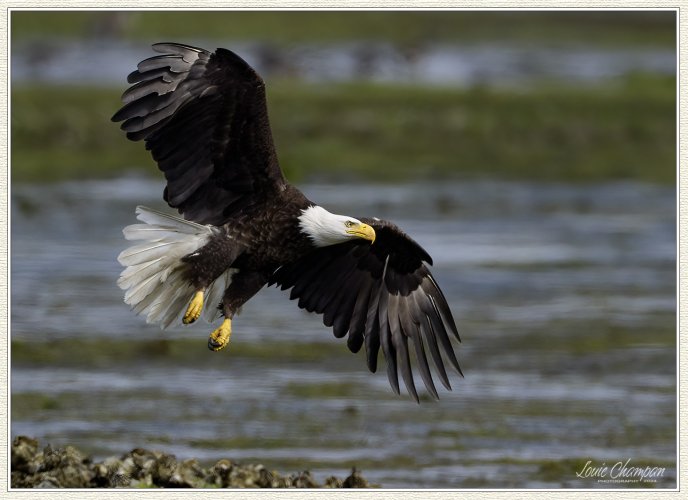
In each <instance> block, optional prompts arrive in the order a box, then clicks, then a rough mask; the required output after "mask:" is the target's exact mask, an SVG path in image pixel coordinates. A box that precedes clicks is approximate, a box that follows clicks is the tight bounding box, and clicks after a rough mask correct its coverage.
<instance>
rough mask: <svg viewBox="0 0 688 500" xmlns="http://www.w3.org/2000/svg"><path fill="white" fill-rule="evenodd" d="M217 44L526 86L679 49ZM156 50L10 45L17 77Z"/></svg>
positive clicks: (658, 63) (657, 69)
mask: <svg viewBox="0 0 688 500" xmlns="http://www.w3.org/2000/svg"><path fill="white" fill-rule="evenodd" d="M188 43H191V44H193V45H197V46H199V47H205V48H207V49H209V50H214V49H215V48H216V47H226V48H230V49H232V50H234V51H236V52H237V53H239V54H241V55H242V57H244V58H245V59H246V60H247V61H248V62H249V63H250V64H252V65H253V66H254V67H255V68H256V69H257V70H258V72H259V73H261V74H262V75H263V76H264V77H272V76H274V75H278V76H279V75H281V76H287V77H291V78H298V79H302V80H305V81H314V82H328V81H334V82H336V81H358V80H371V81H376V82H385V83H389V82H394V83H407V84H431V85H454V86H464V87H465V86H474V85H498V86H505V85H506V86H514V85H527V84H531V83H537V82H541V81H548V80H550V81H567V82H569V83H574V84H586V83H599V82H600V81H605V80H609V79H612V78H617V77H622V76H624V75H627V74H629V73H638V72H641V73H657V74H665V75H675V73H676V53H675V51H674V50H670V49H669V50H668V49H657V48H606V49H605V48H600V47H586V46H585V45H580V44H574V45H571V46H546V45H545V46H543V45H533V44H504V43H499V42H491V43H485V42H483V43H468V44H429V45H427V46H422V47H416V48H414V49H413V50H410V49H408V48H404V47H400V46H396V45H394V44H390V43H382V42H373V43H371V42H366V43H362V42H350V43H338V44H322V45H311V44H300V45H289V46H284V47H280V46H265V45H263V44H258V43H247V42H245V41H239V42H238V41H233V40H224V41H217V40H213V41H208V40H192V41H190V42H188ZM150 56H151V49H150V48H149V47H148V46H147V45H145V44H140V43H139V44H136V45H134V44H132V43H131V42H120V41H116V40H109V39H101V40H89V41H88V42H84V41H68V40H50V41H49V42H48V41H40V40H32V41H23V42H18V43H17V44H15V45H14V46H13V48H12V58H11V75H12V82H13V83H16V84H29V83H41V82H42V83H59V84H88V85H119V84H121V83H122V81H123V76H122V75H126V74H128V73H129V72H131V71H132V69H133V68H134V65H135V64H136V63H137V62H138V61H140V60H142V59H145V58H147V57H150Z"/></svg>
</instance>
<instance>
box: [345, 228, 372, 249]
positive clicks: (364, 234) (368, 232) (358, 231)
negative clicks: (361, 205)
mask: <svg viewBox="0 0 688 500" xmlns="http://www.w3.org/2000/svg"><path fill="white" fill-rule="evenodd" d="M346 233H347V234H353V235H354V236H358V237H359V238H363V239H364V240H368V241H370V243H371V244H372V243H374V242H375V229H373V228H372V227H370V226H369V225H368V224H363V223H360V224H354V225H353V226H351V227H350V228H349V229H347V230H346Z"/></svg>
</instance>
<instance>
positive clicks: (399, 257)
mask: <svg viewBox="0 0 688 500" xmlns="http://www.w3.org/2000/svg"><path fill="white" fill-rule="evenodd" d="M360 220H361V221H362V222H365V223H366V224H369V225H370V226H372V227H373V228H374V229H375V233H376V239H375V242H374V243H373V244H372V245H370V244H369V243H367V242H355V241H352V242H348V243H343V244H339V245H331V246H326V247H321V248H318V249H317V250H314V251H313V252H311V253H309V254H308V255H306V256H305V257H303V258H302V259H300V260H298V261H297V262H294V263H293V264H290V265H287V266H283V267H281V268H280V269H278V270H277V271H276V272H275V274H274V275H273V277H272V278H271V281H270V284H278V285H280V286H281V288H282V290H286V289H289V288H291V289H292V290H291V295H290V298H291V299H297V298H298V299H299V302H298V305H299V307H301V308H303V309H306V310H307V311H309V312H316V313H318V314H323V322H324V323H325V325H326V326H331V327H333V330H334V334H335V336H336V337H338V338H341V337H344V336H345V335H346V334H347V332H348V334H349V336H348V341H347V345H348V346H349V349H350V350H351V351H352V352H358V350H359V349H360V348H361V346H362V345H363V344H364V343H365V347H366V356H367V364H368V368H369V369H370V371H372V372H375V371H376V370H377V358H378V352H379V349H380V347H382V352H383V354H384V357H385V360H386V362H387V376H388V378H389V382H390V384H391V385H392V388H393V389H394V391H395V392H396V393H397V394H398V393H399V379H398V370H399V371H401V377H402V379H403V380H404V384H405V385H406V388H407V390H408V392H409V394H411V395H412V396H413V397H414V398H415V399H416V401H418V394H417V392H416V388H415V385H414V382H413V374H412V371H411V357H410V349H409V345H408V344H409V342H410V343H411V345H412V346H413V351H414V352H415V358H416V365H417V366H418V369H419V371H420V374H421V377H422V379H423V382H424V383H425V387H426V388H427V389H428V391H429V392H430V393H431V394H432V395H433V396H434V397H435V398H437V397H438V395H437V390H436V388H435V385H434V383H433V379H432V375H431V372H430V366H429V363H428V358H427V355H426V352H427V351H430V357H431V358H432V360H433V364H434V365H435V371H436V372H437V374H439V377H440V380H441V381H442V383H443V385H444V386H445V387H446V388H447V389H451V386H450V384H449V378H448V377H447V372H446V370H445V364H444V360H445V359H446V360H448V361H449V363H450V364H451V365H452V366H453V367H454V368H455V369H456V370H457V371H458V372H459V373H461V368H459V363H458V361H457V359H456V355H455V354H454V349H453V347H452V343H451V340H450V338H449V335H448V334H447V330H450V331H451V332H452V334H453V335H454V336H455V337H456V339H457V340H459V341H460V339H459V334H458V331H457V329H456V325H455V323H454V318H453V317H452V314H451V311H450V310H449V306H448V304H447V301H446V299H445V298H444V295H443V294H442V291H441V290H440V288H439V286H438V285H437V282H436V281H435V279H434V278H433V277H432V274H430V271H429V270H428V268H427V267H426V266H425V264H424V262H427V263H428V264H432V259H431V257H430V256H429V255H428V254H427V252H425V250H423V249H422V248H421V247H420V245H418V244H417V243H416V242H415V241H413V240H412V239H411V238H409V237H408V236H407V235H406V234H404V233H403V232H402V231H401V230H400V229H399V228H397V227H396V226H395V225H393V224H391V223H389V222H386V221H381V220H378V219H366V218H362V219H360Z"/></svg>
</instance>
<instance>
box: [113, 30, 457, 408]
mask: <svg viewBox="0 0 688 500" xmlns="http://www.w3.org/2000/svg"><path fill="white" fill-rule="evenodd" d="M153 49H154V50H155V51H156V52H158V53H160V55H157V56H154V57H150V58H148V59H145V60H144V61H142V62H140V63H139V64H138V67H137V69H136V70H135V71H134V72H132V73H131V74H130V75H129V76H128V78H127V80H128V82H129V83H131V84H133V85H132V86H131V87H130V88H129V89H128V90H126V91H125V92H124V94H123V95H122V101H123V102H124V106H123V107H122V108H121V109H120V110H119V111H117V113H115V115H114V116H113V117H112V120H113V121H114V122H123V123H122V125H121V128H122V130H124V131H125V132H126V136H127V138H128V139H130V140H132V141H140V140H142V139H143V140H144V141H145V144H146V149H147V150H149V151H150V152H151V154H152V156H153V159H154V160H155V161H156V162H157V164H158V167H159V169H160V170H161V171H162V172H163V173H164V175H165V179H166V181H167V184H166V187H165V190H164V193H163V198H164V200H165V201H166V202H167V204H168V205H169V206H170V207H172V208H175V209H177V210H178V212H179V213H180V214H181V215H182V217H177V216H173V215H169V214H164V213H161V212H158V211H156V210H152V209H150V208H145V207H138V208H137V215H138V217H137V218H138V219H139V220H140V221H141V222H142V224H134V225H131V226H128V227H126V228H125V229H124V231H123V232H124V235H125V238H126V239H127V240H134V241H135V242H136V244H135V245H134V246H131V247H129V248H128V249H126V250H124V251H123V252H122V253H121V254H120V255H119V258H118V259H119V262H120V263H121V264H122V265H123V266H124V267H125V269H124V270H123V271H122V273H121V276H120V278H119V280H118V285H119V286H120V288H121V289H123V290H125V296H124V301H125V302H126V303H127V304H129V305H130V306H132V308H133V310H134V311H135V312H136V313H137V314H145V315H146V316H147V321H148V322H149V323H157V324H159V325H160V326H161V327H162V328H166V327H168V326H170V325H172V324H174V323H177V322H179V321H180V320H181V322H183V323H184V324H190V323H193V322H194V321H196V320H197V319H198V318H199V317H200V316H201V315H202V314H203V315H204V317H205V319H206V320H208V321H209V322H212V321H214V320H215V319H217V317H218V316H222V318H223V320H222V323H221V324H220V326H219V327H218V328H217V329H215V330H214V331H213V332H212V333H211V334H210V337H209V339H208V347H209V348H210V349H211V350H213V351H218V350H220V349H222V348H224V347H226V346H227V344H228V343H229V339H230V335H231V332H232V319H233V317H234V315H235V314H236V313H237V312H238V311H239V309H240V308H241V306H242V305H243V304H244V303H246V302H247V301H248V300H249V299H250V298H251V297H253V296H254V295H255V294H256V293H257V292H258V291H259V290H260V289H261V288H263V286H265V285H268V286H269V285H278V286H280V287H281V288H282V290H288V289H291V292H290V299H292V300H294V299H298V305H299V307H300V308H302V309H305V310H307V311H309V312H315V313H318V314H322V315H323V323H324V324H325V326H327V327H332V329H333V331H334V335H335V337H337V338H342V337H344V336H346V335H347V334H348V340H347V346H348V348H349V349H350V350H351V351H352V352H358V351H359V350H360V349H361V347H362V346H363V345H365V352H366V360H367V365H368V368H369V369H370V371H371V372H375V371H376V369H377V362H378V352H379V350H380V348H382V352H383V355H384V358H385V361H386V364H387V375H388V378H389V382H390V384H391V386H392V388H393V390H394V392H395V393H397V394H399V377H398V372H399V371H400V372H401V377H402V379H403V381H404V384H405V386H406V388H407V391H408V393H409V394H410V395H411V396H412V397H413V398H414V399H415V400H416V401H418V394H417V391H416V388H415V386H414V380H413V374H412V371H411V355H410V353H411V352H415V359H416V366H417V367H418V370H419V371H420V374H421V377H422V380H423V382H424V384H425V386H426V388H427V390H428V391H429V393H430V394H431V395H432V396H433V397H434V398H436V399H437V398H438V395H437V390H436V388H435V385H434V383H433V378H432V375H431V370H430V365H429V362H428V356H427V354H426V352H427V351H429V352H430V358H431V359H432V362H433V365H434V367H435V372H436V374H437V375H439V378H440V380H441V381H442V383H443V385H444V386H445V387H446V388H447V389H451V386H450V384H449V379H448V377H447V371H446V369H445V363H446V362H448V363H449V364H450V365H451V366H452V367H453V368H454V369H455V370H456V371H457V372H458V373H459V374H461V369H460V368H459V363H458V361H457V359H456V355H455V353H454V350H453V347H452V341H451V340H450V336H449V335H448V331H449V332H451V334H452V335H453V336H454V337H455V338H456V339H457V340H459V341H460V339H459V334H458V331H457V328H456V324H455V322H454V319H453V317H452V313H451V311H450V309H449V306H448V305H447V301H446V299H445V298H444V295H443V294H442V291H441V290H440V288H439V286H438V285H437V282H436V281H435V279H434V278H433V276H432V274H431V273H430V271H429V270H428V267H427V265H432V258H431V257H430V255H428V253H427V252H426V251H425V250H423V248H422V247H421V246H420V245H419V244H418V243H416V242H415V241H413V240H412V239H411V238H410V237H409V236H407V235H406V234H405V233H404V232H403V231H401V230H400V229H399V228H398V227H397V226H395V225H394V224H392V223H391V222H387V221H383V220H380V219H377V218H365V217H359V218H356V217H350V216H346V215H337V214H333V213H330V212H328V211H327V210H326V209H324V208H323V207H321V206H320V205H316V204H315V203H313V202H312V201H310V200H309V199H308V198H306V196H304V195H303V193H301V192H300V191H299V190H298V189H296V188H295V187H294V186H292V185H291V184H289V183H288V182H287V180H286V179H285V177H284V175H283V173H282V171H281V169H280V166H279V163H278V161H277V155H276V153H275V147H274V145H273V140H272V133H271V131H270V124H269V121H268V113H267V103H266V96H265V84H264V82H263V80H262V79H261V77H260V76H259V75H258V74H257V73H256V72H255V71H254V70H253V68H251V66H249V65H248V63H246V62H245V61H244V60H243V59H242V58H240V57H239V56H238V55H236V54H235V53H233V52H231V51H229V50H226V49H217V51H216V52H215V53H211V52H209V51H206V50H203V49H200V48H196V47H191V46H188V45H182V44H177V43H157V44H155V45H153ZM426 264H427V265H426ZM409 343H410V344H411V346H412V349H411V348H410V347H409Z"/></svg>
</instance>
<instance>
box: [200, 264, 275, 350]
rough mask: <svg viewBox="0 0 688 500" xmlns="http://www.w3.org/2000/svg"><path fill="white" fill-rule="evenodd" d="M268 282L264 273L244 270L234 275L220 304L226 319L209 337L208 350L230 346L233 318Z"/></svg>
mask: <svg viewBox="0 0 688 500" xmlns="http://www.w3.org/2000/svg"><path fill="white" fill-rule="evenodd" d="M267 282H268V277H267V276H266V275H265V274H264V273H262V272H255V271H244V270H242V271H240V272H238V273H237V274H236V275H234V277H233V278H232V283H231V284H230V285H229V287H228V288H227V290H225V294H224V296H223V297H222V303H221V304H220V309H221V311H222V314H223V315H224V317H225V319H224V321H222V324H221V325H220V326H219V327H218V328H217V329H215V330H213V332H212V333H211V334H210V337H208V349H210V350H211V351H219V350H220V349H223V348H224V347H226V346H227V344H229V338H230V337H231V335H232V318H233V317H234V315H235V314H236V313H237V312H239V309H241V306H243V305H244V304H245V303H246V301H247V300H248V299H250V298H251V297H253V296H254V295H255V294H256V293H258V291H259V290H260V289H261V288H263V286H264V285H265V284H266V283H267Z"/></svg>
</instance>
